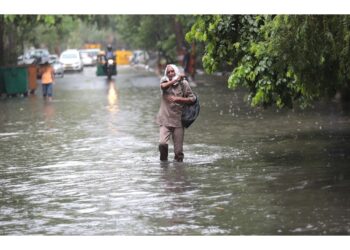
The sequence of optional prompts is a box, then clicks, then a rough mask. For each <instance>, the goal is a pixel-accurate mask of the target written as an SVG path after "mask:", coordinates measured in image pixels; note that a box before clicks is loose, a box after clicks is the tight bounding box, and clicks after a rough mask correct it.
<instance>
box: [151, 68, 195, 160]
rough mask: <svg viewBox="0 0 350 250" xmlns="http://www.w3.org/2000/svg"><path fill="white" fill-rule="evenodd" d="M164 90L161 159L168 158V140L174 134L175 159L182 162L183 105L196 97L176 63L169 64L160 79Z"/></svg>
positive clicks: (160, 115)
mask: <svg viewBox="0 0 350 250" xmlns="http://www.w3.org/2000/svg"><path fill="white" fill-rule="evenodd" d="M160 88H161V91H162V96H161V102H160V108H159V112H158V115H157V120H156V121H157V123H158V124H159V128H160V129H159V152H160V160H161V161H167V160H168V142H169V139H170V136H172V139H173V143H174V154H175V156H174V159H175V161H177V162H182V161H183V158H184V153H183V140H184V127H183V126H182V122H181V115H182V110H183V105H184V104H185V103H193V102H195V101H196V97H195V95H194V94H193V92H192V90H191V88H190V85H189V84H188V82H187V81H186V80H185V78H184V75H180V72H179V69H178V68H177V67H176V66H175V65H174V64H168V65H167V66H166V68H165V72H164V76H163V77H162V79H161V81H160Z"/></svg>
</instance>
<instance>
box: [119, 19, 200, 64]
mask: <svg viewBox="0 0 350 250" xmlns="http://www.w3.org/2000/svg"><path fill="white" fill-rule="evenodd" d="M176 22H178V23H179V24H180V26H181V28H183V29H184V30H185V32H187V30H189V29H190V27H191V25H192V24H193V23H194V18H193V17H192V16H175V15H142V16H141V15H132V16H130V15H128V16H118V17H117V30H118V32H119V33H120V34H121V36H122V38H123V39H124V40H125V41H128V42H129V44H130V45H131V46H132V47H133V48H141V49H146V50H153V51H158V52H161V53H162V55H163V56H165V57H166V58H168V59H169V60H170V61H175V60H176V58H177V51H176V49H177V37H176V32H175V23H176Z"/></svg>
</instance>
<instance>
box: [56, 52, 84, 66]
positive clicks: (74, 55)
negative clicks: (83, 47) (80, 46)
mask: <svg viewBox="0 0 350 250" xmlns="http://www.w3.org/2000/svg"><path fill="white" fill-rule="evenodd" d="M59 61H60V62H61V63H62V64H63V67H64V71H69V70H73V71H82V70H83V69H84V65H83V62H82V60H81V58H80V53H79V51H78V50H76V49H68V50H65V51H63V52H62V54H61V56H60V60H59Z"/></svg>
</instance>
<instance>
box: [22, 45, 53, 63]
mask: <svg viewBox="0 0 350 250" xmlns="http://www.w3.org/2000/svg"><path fill="white" fill-rule="evenodd" d="M49 55H50V53H49V51H48V50H47V49H31V50H28V51H27V52H25V53H24V54H23V55H21V56H19V57H18V58H17V64H25V65H28V64H33V63H35V64H39V63H40V62H41V61H43V58H47V57H48V56H49Z"/></svg>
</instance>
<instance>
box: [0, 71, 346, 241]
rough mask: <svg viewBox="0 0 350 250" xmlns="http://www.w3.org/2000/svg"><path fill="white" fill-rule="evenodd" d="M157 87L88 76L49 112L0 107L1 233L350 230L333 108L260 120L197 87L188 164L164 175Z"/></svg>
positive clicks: (213, 85)
mask: <svg viewBox="0 0 350 250" xmlns="http://www.w3.org/2000/svg"><path fill="white" fill-rule="evenodd" d="M158 80H159V79H158V78H157V77H155V76H153V75H150V74H147V73H142V72H141V73H140V72H137V71H134V70H133V69H131V68H124V69H123V68H121V69H120V71H119V75H118V77H116V80H115V81H114V80H112V81H111V82H106V81H105V79H103V78H97V77H95V76H94V71H93V68H91V69H90V68H87V69H86V70H84V73H83V74H68V75H67V76H65V77H64V79H58V80H57V81H60V82H58V84H57V85H56V88H55V100H54V101H53V102H51V103H44V102H43V101H42V99H41V98H38V97H37V96H31V97H29V98H10V99H2V100H0V113H1V116H0V149H1V150H0V196H1V199H0V234H1V235H23V234H47V235H217V234H227V235H239V234H247V235H251V234H263V235H266V234H268V235H276V234H307V235H310V234H312V235H313V234H349V233H350V218H349V216H348V215H349V212H350V198H349V195H348V194H349V191H350V170H349V167H348V162H349V158H350V145H349V142H350V129H349V123H350V118H349V116H347V115H345V113H343V112H342V111H341V110H339V109H338V107H337V106H336V105H332V104H330V105H328V106H326V107H323V106H320V109H319V110H317V109H313V110H306V111H295V110H282V111H276V110H274V109H273V108H271V109H268V110H257V109H251V108H249V107H248V106H247V105H246V104H245V103H244V102H243V98H244V93H240V92H239V91H238V92H235V93H233V92H230V91H228V90H227V88H226V86H225V84H220V82H216V81H215V80H206V79H198V83H199V84H198V87H197V88H196V91H197V92H198V93H199V94H200V98H201V114H200V116H199V118H198V120H197V121H196V122H195V123H194V124H193V125H192V126H191V128H189V129H187V130H186V137H185V144H184V150H185V152H186V158H185V162H184V163H176V162H171V161H170V162H168V163H166V164H160V162H159V159H158V151H157V138H158V127H157V125H156V124H155V122H154V118H155V115H156V113H157V111H158V108H159V95H160V94H159V85H158V82H159V81H158ZM170 147H171V146H170ZM169 152H172V148H170V149H169Z"/></svg>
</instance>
